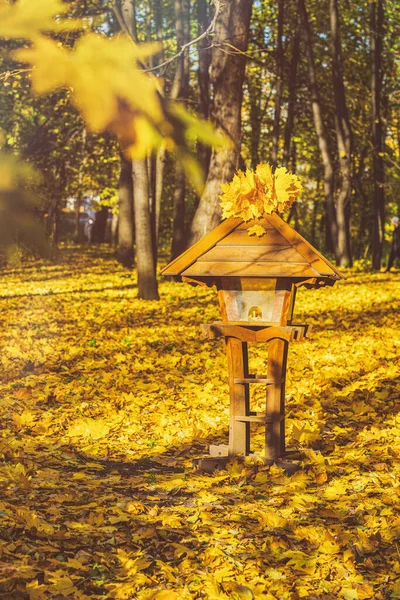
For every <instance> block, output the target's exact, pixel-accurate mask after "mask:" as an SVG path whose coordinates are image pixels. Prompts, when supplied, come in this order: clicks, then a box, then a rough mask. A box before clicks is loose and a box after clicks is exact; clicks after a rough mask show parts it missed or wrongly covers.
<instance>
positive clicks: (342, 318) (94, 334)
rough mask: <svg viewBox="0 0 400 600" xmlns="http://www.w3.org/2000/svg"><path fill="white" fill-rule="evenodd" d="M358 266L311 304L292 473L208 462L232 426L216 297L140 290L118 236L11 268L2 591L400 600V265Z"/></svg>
mask: <svg viewBox="0 0 400 600" xmlns="http://www.w3.org/2000/svg"><path fill="white" fill-rule="evenodd" d="M347 275H348V278H347V280H346V281H344V282H341V283H339V284H337V285H336V286H335V287H334V288H327V289H321V290H310V291H307V290H301V291H300V292H299V295H298V300H297V311H296V312H297V316H298V322H300V323H311V324H312V325H313V330H312V333H311V337H310V339H309V340H307V341H305V342H302V343H297V344H296V343H293V344H292V345H291V348H290V351H289V361H288V378H287V413H288V418H287V443H288V444H287V445H288V446H289V448H293V449H297V450H299V451H300V455H301V457H302V461H301V465H302V466H301V469H300V470H299V471H298V472H297V473H296V474H295V475H293V476H292V477H286V476H285V473H284V472H283V471H281V470H280V469H278V468H277V467H271V468H269V467H265V466H262V465H254V464H250V463H247V461H245V462H243V461H240V460H236V461H234V462H233V463H232V464H231V465H230V466H229V467H228V469H227V470H226V471H221V472H216V473H214V474H204V473H199V472H196V471H195V470H194V469H193V467H192V459H193V458H196V457H199V456H202V455H204V454H205V453H207V451H208V446H209V444H210V443H226V442H227V435H228V385H227V364H226V359H225V353H224V348H223V343H222V341H220V340H216V341H201V339H200V336H199V328H200V325H201V324H202V323H207V322H210V321H212V320H214V319H216V318H218V308H217V302H216V294H215V291H214V290H208V289H206V290H204V289H200V288H193V287H190V286H189V285H186V284H176V283H173V282H162V283H161V285H160V293H161V300H160V302H144V301H140V300H138V299H137V297H136V296H137V288H136V284H135V275H134V274H133V273H130V272H127V271H125V270H123V269H122V268H121V267H120V266H118V265H117V264H116V263H115V261H114V259H113V257H112V254H111V251H110V250H109V249H107V248H105V247H101V248H86V249H79V248H65V249H64V250H62V252H61V255H60V260H59V261H58V263H57V264H48V263H42V264H41V263H27V264H26V265H25V266H24V267H21V268H20V269H14V270H7V271H5V272H3V273H2V275H1V278H0V298H1V312H0V323H1V332H2V335H1V340H0V349H1V354H0V356H1V363H2V370H1V376H0V398H1V400H0V406H1V411H2V420H1V438H0V454H1V458H2V462H1V465H0V486H1V489H2V492H1V499H0V517H1V521H0V522H1V526H0V597H1V598H5V599H10V600H23V599H28V598H29V599H30V600H42V599H43V600H44V599H46V600H63V599H64V598H66V599H71V600H75V599H76V600H81V599H86V598H105V597H107V598H112V599H114V598H115V599H117V600H118V599H121V600H123V599H126V600H131V599H132V600H134V599H138V600H150V599H154V600H181V599H182V600H183V599H200V598H204V599H208V600H218V599H232V600H239V599H246V600H251V599H252V598H253V599H255V600H273V599H276V600H281V599H290V600H297V599H298V598H306V599H310V600H317V599H324V600H328V599H332V600H335V599H341V598H343V599H345V600H353V599H355V600H357V599H360V600H362V599H366V598H372V599H376V600H382V599H384V600H386V599H388V600H389V599H396V598H400V545H399V544H400V542H399V536H400V518H399V508H400V500H399V498H400V494H399V488H400V484H399V473H400V435H399V429H400V415H399V414H398V409H399V404H400V403H399V397H400V370H399V366H400V365H399V362H400V360H399V355H400V351H399V347H400V336H399V321H400V272H399V271H397V272H396V271H395V272H394V273H391V274H383V273H380V274H374V275H370V274H365V273H355V272H354V273H347ZM264 358H265V348H264V347H263V346H262V344H260V345H257V346H256V347H254V348H252V354H251V364H252V367H253V369H254V372H262V371H263V370H264V369H262V368H261V365H262V363H263V360H264ZM257 387H259V386H257ZM259 394H260V395H256V396H255V397H254V398H252V402H253V406H255V407H257V406H260V407H262V402H263V398H262V395H261V391H260V392H259ZM254 440H255V444H254V449H255V450H260V449H261V445H262V440H263V436H262V430H255V431H254Z"/></svg>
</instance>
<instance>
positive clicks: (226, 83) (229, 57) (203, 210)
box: [189, 0, 252, 244]
mask: <svg viewBox="0 0 400 600" xmlns="http://www.w3.org/2000/svg"><path fill="white" fill-rule="evenodd" d="M251 7H252V1H251V0H231V2H226V3H225V4H224V7H223V9H222V12H221V14H220V16H219V17H218V21H217V25H216V33H215V44H216V45H215V46H214V48H213V52H212V62H211V83H212V85H213V90H214V97H213V101H212V111H211V116H212V119H213V120H214V122H215V125H216V127H217V129H219V130H220V131H222V132H223V133H224V134H225V135H227V136H228V137H229V138H230V139H231V143H232V145H231V147H230V148H227V147H224V148H213V150H212V153H211V160H210V168H209V171H208V176H207V180H206V184H205V188H204V192H203V194H202V196H201V198H200V202H199V206H198V208H197V210H196V213H195V216H194V219H193V223H192V227H191V233H190V239H189V243H190V244H192V243H194V242H196V241H197V240H199V239H200V238H201V237H203V235H205V234H206V233H207V232H208V231H210V230H211V229H212V228H213V227H215V225H217V223H218V221H219V219H220V216H221V208H220V204H219V195H220V194H221V188H220V186H221V183H226V182H227V181H230V180H231V179H232V177H233V174H234V172H235V169H236V168H237V165H238V160H239V155H240V137H241V114H240V113H241V106H242V97H243V80H244V73H245V67H246V58H245V56H244V55H243V52H245V51H246V50H247V43H248V36H249V27H250V16H251ZM225 44H229V46H228V45H226V46H225ZM232 46H233V47H234V48H235V49H236V50H233V49H232Z"/></svg>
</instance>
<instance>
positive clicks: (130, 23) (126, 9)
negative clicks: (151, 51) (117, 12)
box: [121, 0, 137, 41]
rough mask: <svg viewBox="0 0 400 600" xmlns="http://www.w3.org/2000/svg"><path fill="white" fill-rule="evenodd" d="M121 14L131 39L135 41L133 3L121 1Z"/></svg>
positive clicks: (129, 0) (131, 0)
mask: <svg viewBox="0 0 400 600" xmlns="http://www.w3.org/2000/svg"><path fill="white" fill-rule="evenodd" d="M121 14H122V18H123V20H124V23H125V25H126V27H127V29H128V31H129V33H130V35H131V37H132V39H133V40H135V41H137V29H136V14H135V1H134V0H121Z"/></svg>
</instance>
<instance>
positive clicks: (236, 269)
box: [182, 261, 318, 277]
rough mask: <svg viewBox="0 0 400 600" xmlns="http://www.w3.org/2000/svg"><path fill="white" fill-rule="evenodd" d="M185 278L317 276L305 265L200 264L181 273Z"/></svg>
mask: <svg viewBox="0 0 400 600" xmlns="http://www.w3.org/2000/svg"><path fill="white" fill-rule="evenodd" d="M182 275H184V276H185V277H194V276H197V277H211V276H213V277H224V276H232V277H237V276H244V277H315V276H316V275H318V273H317V271H315V270H314V269H313V268H312V267H311V266H310V265H308V264H307V263H300V264H298V263H293V262H292V263H287V264H282V263H281V262H276V261H270V262H228V261H225V262H200V261H197V262H196V263H194V264H193V265H191V266H190V267H189V268H188V269H185V270H184V271H183V273H182Z"/></svg>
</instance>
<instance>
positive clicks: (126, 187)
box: [117, 154, 134, 268]
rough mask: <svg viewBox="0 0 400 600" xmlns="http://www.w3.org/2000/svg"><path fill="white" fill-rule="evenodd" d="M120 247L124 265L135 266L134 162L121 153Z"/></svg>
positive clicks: (119, 198) (119, 258) (120, 260)
mask: <svg viewBox="0 0 400 600" xmlns="http://www.w3.org/2000/svg"><path fill="white" fill-rule="evenodd" d="M118 206H119V218H118V249H117V259H118V261H119V262H120V263H121V264H123V265H124V267H128V268H130V267H132V266H133V259H134V253H133V187H132V163H131V161H130V160H128V159H127V158H125V156H124V155H123V154H121V172H120V176H119V183H118Z"/></svg>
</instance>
